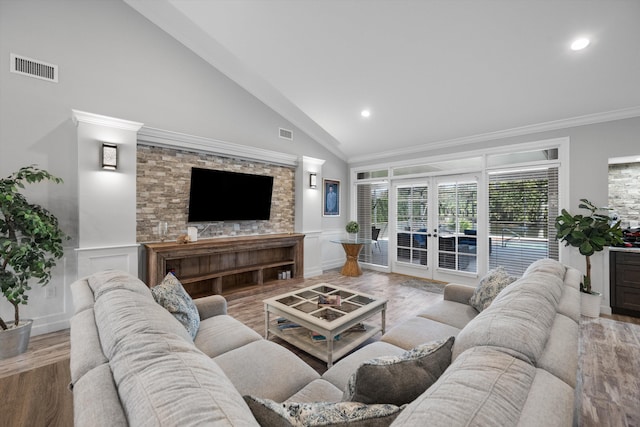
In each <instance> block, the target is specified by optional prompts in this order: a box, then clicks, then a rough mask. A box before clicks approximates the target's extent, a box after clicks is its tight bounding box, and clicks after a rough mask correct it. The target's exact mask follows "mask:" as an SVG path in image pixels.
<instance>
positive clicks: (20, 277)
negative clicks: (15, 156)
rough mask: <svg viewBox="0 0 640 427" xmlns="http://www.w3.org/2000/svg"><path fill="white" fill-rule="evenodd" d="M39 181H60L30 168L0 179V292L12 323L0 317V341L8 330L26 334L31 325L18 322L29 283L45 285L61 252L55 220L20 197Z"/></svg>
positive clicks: (29, 322) (59, 233) (61, 247)
mask: <svg viewBox="0 0 640 427" xmlns="http://www.w3.org/2000/svg"><path fill="white" fill-rule="evenodd" d="M43 180H47V181H51V182H54V183H56V184H58V183H61V182H62V179H61V178H57V177H55V176H53V175H51V174H50V173H49V172H47V171H45V170H41V169H38V168H37V167H35V166H34V165H31V166H26V167H23V168H21V169H20V170H18V171H17V172H14V173H13V174H11V175H9V176H8V177H6V178H4V179H0V290H1V291H2V294H3V295H4V297H5V298H6V299H7V301H9V303H11V305H13V308H14V320H13V323H11V322H5V320H4V319H2V318H1V317H0V339H1V338H2V336H3V335H5V336H8V333H9V331H11V330H12V329H18V328H21V327H22V326H27V325H25V324H28V331H29V332H30V330H31V321H27V322H22V323H21V322H20V310H19V307H20V305H24V304H27V302H28V300H29V296H28V295H27V291H29V290H30V289H31V286H30V283H31V282H32V281H37V283H38V284H41V285H43V286H44V285H46V284H47V283H48V282H49V280H50V279H51V270H52V269H53V267H54V266H55V265H56V260H58V259H59V258H61V257H62V255H63V252H64V250H63V245H62V241H63V240H64V239H65V238H66V235H65V234H64V233H63V232H62V230H61V229H60V227H59V226H58V220H57V218H56V217H55V216H54V215H53V214H52V213H51V212H49V211H48V210H46V209H45V208H43V207H42V206H40V205H37V204H33V203H30V202H29V201H27V199H26V198H25V196H24V195H23V194H22V193H20V189H23V188H24V185H25V183H27V184H33V183H38V182H41V181H43ZM29 332H27V338H26V340H27V344H28V337H29ZM14 341H15V340H14ZM24 347H25V350H26V346H24ZM23 351H24V350H23ZM18 354H19V353H18Z"/></svg>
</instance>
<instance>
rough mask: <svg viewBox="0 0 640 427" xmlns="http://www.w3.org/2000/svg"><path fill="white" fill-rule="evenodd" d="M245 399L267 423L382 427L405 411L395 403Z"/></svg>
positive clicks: (264, 424) (270, 424) (265, 424)
mask: <svg viewBox="0 0 640 427" xmlns="http://www.w3.org/2000/svg"><path fill="white" fill-rule="evenodd" d="M244 398H245V401H246V402H247V404H248V405H249V407H250V408H251V412H253V415H254V416H255V417H256V419H257V420H258V422H259V423H260V425H263V426H283V427H284V426H295V427H313V426H327V427H329V426H350V427H355V426H358V427H378V426H379V427H382V426H388V425H390V424H391V423H392V422H393V420H394V419H395V418H396V417H397V416H398V414H399V413H400V411H401V409H400V408H398V407H397V406H393V405H365V404H364V403H358V402H337V403H331V402H316V403H297V402H296V403H294V402H285V403H276V402H274V401H273V400H269V399H260V398H257V397H254V396H245V397H244Z"/></svg>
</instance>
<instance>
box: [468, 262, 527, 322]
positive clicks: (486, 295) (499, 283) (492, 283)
mask: <svg viewBox="0 0 640 427" xmlns="http://www.w3.org/2000/svg"><path fill="white" fill-rule="evenodd" d="M517 279H518V278H517V277H515V276H510V275H509V273H507V270H505V269H504V267H496V268H494V269H493V270H490V271H489V272H488V273H487V275H486V276H484V277H483V278H482V280H480V283H479V284H478V286H477V287H476V289H475V291H473V295H471V298H469V305H471V306H472V307H473V308H475V309H476V310H477V311H478V312H481V311H482V310H484V309H486V308H487V307H489V306H490V305H491V303H492V302H493V299H494V298H495V297H497V296H498V294H499V293H500V291H501V290H503V289H504V288H506V287H507V286H509V285H510V284H511V283H513V282H515V281H516V280H517Z"/></svg>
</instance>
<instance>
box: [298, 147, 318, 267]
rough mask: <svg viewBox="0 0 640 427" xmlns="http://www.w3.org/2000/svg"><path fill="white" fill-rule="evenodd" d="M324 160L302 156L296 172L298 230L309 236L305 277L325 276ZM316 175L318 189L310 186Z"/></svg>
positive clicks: (307, 237) (305, 246)
mask: <svg viewBox="0 0 640 427" xmlns="http://www.w3.org/2000/svg"><path fill="white" fill-rule="evenodd" d="M324 162H325V161H324V160H322V159H315V158H313V157H307V156H302V157H300V159H299V161H298V169H297V170H296V215H295V216H296V224H295V230H296V232H298V233H303V234H304V235H305V239H304V277H312V276H317V275H319V274H322V252H321V240H320V237H321V234H322V165H323V164H324ZM312 173H315V174H316V179H317V186H316V188H311V187H310V186H309V174H312Z"/></svg>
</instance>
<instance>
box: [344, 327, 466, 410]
mask: <svg viewBox="0 0 640 427" xmlns="http://www.w3.org/2000/svg"><path fill="white" fill-rule="evenodd" d="M453 340H454V337H449V338H446V339H442V340H438V341H432V342H429V343H426V344H421V345H419V346H417V347H415V348H413V349H411V350H408V351H405V352H404V353H403V354H401V355H400V356H386V357H378V358H375V359H371V360H368V361H366V362H364V363H363V364H361V365H360V366H359V367H358V369H357V370H356V372H354V373H353V375H351V377H350V378H349V382H348V383H347V388H346V390H345V392H344V395H343V396H342V400H343V401H355V402H362V403H387V404H392V405H404V404H406V403H410V402H412V401H413V400H415V399H416V398H417V397H418V396H420V395H421V394H422V393H424V392H425V391H426V390H427V389H428V388H429V387H431V385H432V384H433V383H435V382H436V381H437V380H438V378H440V375H442V373H443V372H444V371H445V370H446V369H447V367H449V364H450V363H451V347H452V346H453Z"/></svg>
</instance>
